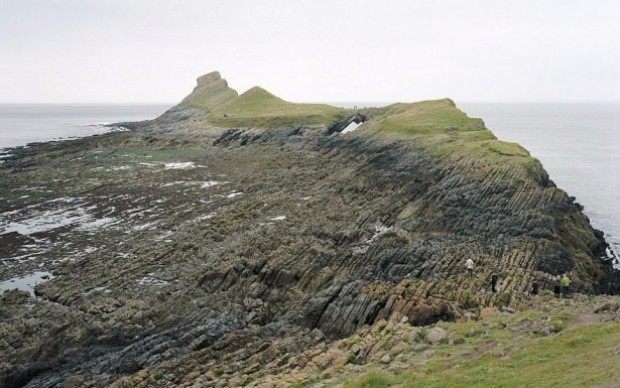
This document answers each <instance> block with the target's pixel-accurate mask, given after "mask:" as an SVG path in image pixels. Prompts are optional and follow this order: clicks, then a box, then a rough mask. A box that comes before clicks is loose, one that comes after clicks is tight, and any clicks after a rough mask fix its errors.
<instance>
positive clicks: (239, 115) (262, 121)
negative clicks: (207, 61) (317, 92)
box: [207, 87, 346, 127]
mask: <svg viewBox="0 0 620 388" xmlns="http://www.w3.org/2000/svg"><path fill="white" fill-rule="evenodd" d="M345 113H346V110H344V109H340V108H336V107H333V106H329V105H325V104H295V103H292V102H288V101H284V100H282V99H281V98H278V97H276V96H274V95H273V94H271V93H269V92H267V91H266V90H264V89H262V88H260V87H254V88H252V89H250V90H248V91H247V92H245V93H243V94H242V95H240V96H239V97H237V98H235V99H233V100H230V101H228V102H227V103H225V104H223V105H220V106H217V107H216V108H214V109H213V110H212V111H211V113H210V114H209V115H208V116H207V121H209V122H210V123H212V124H214V125H218V126H222V127H283V126H291V127H296V126H302V125H305V126H314V125H323V126H326V125H328V124H330V123H332V122H334V121H335V120H337V119H339V118H343V117H344V115H345Z"/></svg>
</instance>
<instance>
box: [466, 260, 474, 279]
mask: <svg viewBox="0 0 620 388" xmlns="http://www.w3.org/2000/svg"><path fill="white" fill-rule="evenodd" d="M465 267H466V268H467V274H468V275H469V276H470V277H471V276H474V261H473V260H472V259H471V258H469V259H467V261H466V262H465Z"/></svg>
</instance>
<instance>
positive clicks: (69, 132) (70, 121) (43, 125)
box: [0, 104, 170, 153]
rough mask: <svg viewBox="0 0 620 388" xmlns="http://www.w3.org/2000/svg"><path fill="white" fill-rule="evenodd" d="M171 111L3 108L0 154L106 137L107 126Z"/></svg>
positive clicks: (118, 107)
mask: <svg viewBox="0 0 620 388" xmlns="http://www.w3.org/2000/svg"><path fill="white" fill-rule="evenodd" d="M169 107H170V106H169V105H38V104H37V105H14V104H0V153H1V150H2V149H3V148H7V147H15V146H23V145H26V144H28V143H33V142H41V141H50V140H59V139H70V138H76V137H83V136H90V135H95V134H100V133H104V132H106V131H109V130H110V128H108V127H105V126H104V125H103V124H110V123H118V122H124V121H139V120H147V119H152V118H155V117H157V116H159V115H160V114H162V113H163V112H164V111H165V110H166V109H168V108H169Z"/></svg>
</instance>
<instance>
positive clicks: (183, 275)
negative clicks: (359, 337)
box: [0, 74, 618, 386]
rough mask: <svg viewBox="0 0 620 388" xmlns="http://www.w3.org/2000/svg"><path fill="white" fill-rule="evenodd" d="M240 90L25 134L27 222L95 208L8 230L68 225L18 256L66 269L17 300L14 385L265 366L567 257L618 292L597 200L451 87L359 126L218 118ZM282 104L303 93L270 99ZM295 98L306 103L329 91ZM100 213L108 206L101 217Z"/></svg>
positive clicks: (520, 283) (598, 287) (11, 201)
mask: <svg viewBox="0 0 620 388" xmlns="http://www.w3.org/2000/svg"><path fill="white" fill-rule="evenodd" d="M221 81H224V80H222V79H221V78H220V77H219V74H212V75H209V76H206V77H205V78H202V77H201V78H200V79H199V85H198V86H197V88H196V90H198V91H199V90H200V89H201V88H207V89H209V88H210V87H211V86H212V85H213V84H214V83H217V84H218V85H220V86H219V87H218V88H219V89H218V90H220V91H224V92H223V93H224V95H227V96H228V95H232V94H231V93H229V91H228V89H227V88H228V87H227V84H225V81H224V82H223V83H222V82H221ZM222 85H224V86H222ZM203 92H204V90H203ZM194 93H197V92H196V91H195V92H194ZM253 93H258V94H257V95H258V96H259V97H261V96H265V93H263V92H262V91H260V90H259V91H255V92H253ZM206 94H209V93H206ZM215 95H218V96H219V94H218V93H215ZM235 95H236V92H235ZM246 96H247V95H246ZM226 98H228V97H226ZM236 98H241V96H239V97H235V96H233V97H232V98H231V99H228V100H227V101H228V102H220V101H219V100H218V104H221V105H217V106H203V107H202V108H201V107H196V106H194V107H192V108H191V109H194V110H195V112H199V113H196V114H193V113H192V114H190V115H189V116H187V117H185V118H183V119H181V118H179V117H181V116H175V115H176V113H174V112H177V113H178V112H181V111H185V112H188V111H187V109H190V108H186V107H187V105H188V104H187V101H186V100H187V99H186V100H184V102H183V103H181V104H180V105H179V106H177V107H175V108H172V109H171V110H170V111H169V112H168V113H166V114H164V115H163V116H162V117H160V118H158V119H156V120H153V121H151V122H148V123H142V124H140V125H138V126H137V127H136V128H139V129H137V130H136V131H133V132H125V133H117V134H111V135H105V136H100V137H95V138H91V139H81V140H76V141H73V142H68V143H62V144H50V145H42V146H40V147H38V148H35V149H32V150H28V149H26V150H22V151H21V156H20V157H17V158H15V159H11V160H9V161H8V162H7V163H6V164H5V165H3V168H2V169H1V170H0V173H1V174H2V181H3V182H7V189H6V190H4V191H3V195H4V196H5V197H6V198H7V201H6V202H4V204H3V208H2V209H1V211H2V213H3V214H4V215H6V216H7V217H10V218H7V220H8V221H7V222H9V221H10V222H24V221H23V219H21V218H20V217H28V214H25V213H24V214H22V213H23V211H22V210H20V209H24V208H27V209H30V210H28V211H29V212H39V211H40V212H41V214H49V213H45V212H46V211H49V209H50V208H52V209H54V211H57V212H59V211H61V210H63V211H64V210H66V211H73V212H77V213H79V214H82V213H80V212H79V211H78V210H79V209H82V210H81V211H82V212H83V213H84V214H83V215H84V217H86V216H88V217H86V218H87V219H88V220H90V221H89V222H86V221H84V223H83V224H81V225H80V224H78V223H77V221H76V223H74V224H70V225H65V226H63V227H59V228H55V229H52V230H47V231H40V232H37V233H34V234H31V235H29V236H28V238H26V237H24V238H22V237H20V236H16V235H15V234H11V235H9V234H2V235H0V239H2V241H4V240H5V239H10V241H11V244H13V245H15V244H23V245H22V246H24V247H26V246H31V245H33V244H29V245H28V244H27V243H28V242H31V240H30V239H31V238H34V239H35V240H34V241H48V243H47V244H45V245H46V247H45V249H46V250H45V252H40V253H36V252H35V253H33V254H32V256H31V258H30V259H29V260H22V261H20V260H13V259H11V260H10V264H11V266H10V267H7V266H5V267H2V268H0V274H1V275H2V277H3V278H5V279H6V278H10V277H12V276H14V275H15V274H16V273H26V272H28V271H34V270H37V269H39V268H41V269H44V270H49V271H51V272H52V273H53V274H54V276H55V277H54V279H52V280H50V281H48V282H46V283H45V284H42V285H40V286H38V287H37V289H36V292H37V295H38V296H39V297H40V298H41V299H40V300H39V301H34V300H32V302H31V303H32V304H33V305H34V306H33V307H29V306H25V305H20V304H17V305H16V304H15V303H14V302H11V303H9V301H8V300H7V301H6V302H5V301H3V303H2V305H1V308H2V311H0V313H1V315H0V316H2V317H3V318H2V321H0V332H1V333H2V334H3V336H2V338H3V341H4V342H2V343H1V346H2V348H1V351H2V352H1V353H2V354H3V356H2V357H3V358H2V359H1V360H0V362H2V364H1V365H2V370H3V373H4V375H3V377H4V379H5V380H4V381H5V383H6V384H7V385H9V386H10V385H11V384H12V385H14V386H15V385H19V384H21V383H26V382H29V384H30V386H48V385H53V384H61V383H62V382H63V381H64V380H65V379H66V378H67V377H68V376H70V375H75V376H86V377H84V378H85V379H87V380H89V381H90V380H97V381H99V382H100V384H102V385H105V384H108V383H110V382H111V381H113V380H114V379H116V378H117V377H119V376H121V375H123V374H127V373H133V372H136V371H138V370H139V369H141V368H144V367H147V366H154V365H159V363H161V362H163V361H164V360H169V361H167V363H168V365H176V367H178V368H179V370H181V369H183V365H184V363H185V362H186V361H187V360H188V359H192V360H194V361H196V362H203V363H208V362H211V361H210V360H218V359H219V360H223V361H222V362H223V363H224V362H225V363H226V364H228V365H236V364H235V363H242V364H244V365H245V364H247V363H248V362H254V363H258V364H261V363H265V362H269V361H270V360H272V359H275V358H276V357H277V356H278V354H282V353H288V352H293V353H294V352H299V351H300V350H303V348H304V347H305V346H306V345H311V344H313V343H317V342H318V341H321V340H323V339H324V337H327V338H330V339H333V338H338V337H342V336H345V335H349V334H351V333H353V332H355V331H356V330H357V329H359V328H360V327H362V326H363V325H366V324H373V323H375V322H377V321H378V320H381V319H388V318H389V317H390V316H392V315H393V314H395V313H399V314H400V315H403V316H406V317H407V320H408V322H410V323H412V324H415V325H423V324H429V323H433V322H436V321H438V320H440V319H441V320H453V319H457V318H458V317H460V316H462V315H463V314H464V312H465V311H466V310H467V309H468V308H472V307H476V306H479V305H481V304H488V303H496V304H504V305H506V304H507V305H509V304H510V303H511V300H512V298H513V297H514V296H515V295H517V294H522V293H524V292H527V291H528V290H529V289H530V287H531V284H532V282H534V281H536V282H539V283H540V284H541V285H542V288H551V287H552V286H553V282H554V280H553V278H552V277H553V276H556V275H558V274H560V273H563V272H568V273H569V274H570V275H571V278H572V279H573V285H574V289H578V290H581V291H584V292H617V291H618V288H617V287H618V275H617V273H615V272H613V271H612V270H611V267H610V264H609V263H607V262H605V261H603V260H601V259H599V256H600V255H602V253H603V251H604V249H605V243H604V240H603V239H602V236H601V235H600V233H597V232H596V231H594V230H593V229H592V228H591V226H590V225H589V222H588V220H587V218H586V217H585V216H584V215H583V214H582V213H581V211H580V208H579V206H578V205H577V204H575V203H574V202H573V200H572V199H571V198H569V197H568V196H567V195H566V194H565V193H564V192H563V191H561V190H559V189H558V188H556V187H555V185H554V184H553V183H552V182H551V181H550V180H549V178H548V176H547V174H546V172H545V171H544V170H543V169H542V167H541V165H540V163H539V162H538V161H536V160H535V159H533V158H531V157H530V156H529V154H528V153H527V151H525V150H523V149H522V148H520V147H518V146H516V145H511V144H507V143H502V142H498V141H497V140H496V139H495V138H494V137H493V136H492V134H491V133H490V131H488V130H487V129H486V128H484V125H483V123H482V122H481V121H480V120H475V119H469V118H467V117H466V116H465V115H464V114H463V113H462V112H460V111H458V109H456V107H455V106H454V104H453V103H452V102H451V101H450V100H440V101H435V102H423V103H417V104H398V105H394V106H391V107H387V108H384V109H367V110H362V111H360V112H349V116H347V115H344V116H341V114H342V112H340V111H338V113H337V114H336V115H335V116H334V117H335V118H338V117H341V118H342V121H341V122H346V121H347V120H350V117H353V116H354V115H363V117H364V118H365V119H367V121H366V122H365V123H364V125H363V126H362V127H361V128H360V129H358V130H356V131H354V132H352V133H347V134H341V133H338V132H335V133H332V132H333V131H332V130H330V129H329V128H337V127H342V125H338V123H332V124H331V125H326V126H324V127H318V126H317V125H316V123H312V124H311V125H308V126H294V127H286V126H281V125H280V123H281V122H280V121H278V120H276V121H273V120H271V119H269V120H267V121H261V122H262V123H264V124H273V123H276V124H278V125H277V126H276V127H269V126H267V127H264V128H260V127H243V128H232V129H229V128H218V127H217V126H214V124H213V122H210V121H209V119H208V115H209V112H213V111H217V107H218V106H219V107H221V106H224V105H226V104H227V103H232V102H234V101H235V99H236ZM190 100H191V99H190ZM223 100H224V99H222V101H223ZM278 100H279V99H278ZM239 101H241V102H242V103H244V104H245V102H244V101H247V100H246V99H245V98H244V99H241V100H237V102H239ZM274 101H275V103H274ZM280 101H282V100H280ZM263 103H264V106H268V107H270V108H269V109H275V108H274V107H279V108H278V109H280V108H281V107H283V106H284V107H289V104H291V103H286V102H283V103H282V102H279V101H277V100H273V99H272V98H271V97H268V101H267V102H265V101H260V100H259V101H257V100H252V104H259V105H260V104H263ZM293 105H294V104H293ZM254 106H255V105H254ZM291 109H292V110H291V112H292V113H290V114H289V115H288V116H287V115H285V116H286V117H287V120H289V119H290V118H291V117H294V118H295V120H296V119H297V118H298V117H300V116H299V115H298V113H299V112H302V113H303V114H305V113H307V112H309V111H315V109H317V108H316V107H310V108H308V107H306V106H302V107H299V106H296V107H294V108H291ZM308 109H309V110H308ZM320 109H323V108H320ZM170 112H173V113H170ZM254 112H259V111H254ZM259 113H260V112H259ZM268 113H269V114H268ZM271 113H272V111H269V112H267V113H265V115H264V116H268V117H272V116H270V114H271ZM253 114H255V113H253ZM303 114H302V115H301V116H303ZM330 114H331V113H330ZM396 116H398V117H400V119H399V120H395V119H394V117H396ZM172 117H177V118H178V120H177V121H174V120H172V119H171V118H172ZM248 117H250V115H249V114H246V117H245V118H246V119H247V118H248ZM325 117H326V116H325ZM285 121H286V120H284V121H282V122H285ZM33 185H36V186H37V187H39V188H40V189H38V191H37V194H36V195H33V196H30V197H24V196H23V195H22V193H24V192H32V190H29V188H30V187H31V186H33ZM67 198H69V199H67ZM27 206H30V207H27ZM65 208H66V209H65ZM11 220H12V221H11ZM92 220H106V222H107V223H105V224H102V226H98V227H91V228H90V229H89V227H88V225H93V224H94V225H96V222H94V221H92ZM7 241H8V240H7ZM35 245H36V244H35ZM24 249H26V248H24ZM28 249H34V248H28ZM3 254H7V253H3ZM7 255H8V254H7ZM5 257H7V256H5ZM3 258H4V257H3ZM468 258H472V259H473V260H474V261H475V263H476V270H475V276H474V277H471V278H470V277H468V276H466V274H465V271H464V263H465V260H466V259H468ZM7 260H8V259H7ZM492 273H498V274H499V276H500V282H499V285H498V289H499V293H498V294H493V293H491V292H490V287H489V285H488V284H489V280H490V276H491V274H492ZM10 300H11V301H14V300H15V298H13V297H11V299H10ZM51 338H53V341H51V342H50V339H51ZM275 338H279V339H282V340H283V341H282V342H279V343H280V345H279V347H270V345H269V343H270V342H271V340H272V339H275ZM184 360H185V361H184ZM224 360H225V361H224ZM18 366H19V367H18ZM178 376H179V379H180V378H181V377H182V376H183V374H182V373H179V374H178ZM179 381H180V380H179ZM177 382H178V381H177Z"/></svg>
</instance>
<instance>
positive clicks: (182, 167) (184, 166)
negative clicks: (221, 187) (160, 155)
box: [164, 162, 196, 170]
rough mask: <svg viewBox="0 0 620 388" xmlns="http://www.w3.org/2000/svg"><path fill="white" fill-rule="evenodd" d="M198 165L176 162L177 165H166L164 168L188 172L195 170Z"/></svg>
mask: <svg viewBox="0 0 620 388" xmlns="http://www.w3.org/2000/svg"><path fill="white" fill-rule="evenodd" d="M194 167H196V165H195V164H194V162H176V163H166V164H165V165H164V168H165V169H166V170H187V169H190V168H194Z"/></svg>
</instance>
